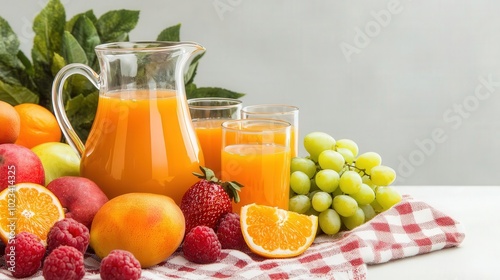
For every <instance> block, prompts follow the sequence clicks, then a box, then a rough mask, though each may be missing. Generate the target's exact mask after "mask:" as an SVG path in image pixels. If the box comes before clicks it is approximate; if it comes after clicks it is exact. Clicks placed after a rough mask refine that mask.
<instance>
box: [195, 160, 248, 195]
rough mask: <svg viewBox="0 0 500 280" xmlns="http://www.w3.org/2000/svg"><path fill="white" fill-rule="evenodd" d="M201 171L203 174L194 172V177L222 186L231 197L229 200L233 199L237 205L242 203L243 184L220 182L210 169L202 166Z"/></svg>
mask: <svg viewBox="0 0 500 280" xmlns="http://www.w3.org/2000/svg"><path fill="white" fill-rule="evenodd" d="M200 170H201V172H202V174H200V173H196V172H193V175H195V176H196V177H198V178H200V179H204V180H207V181H209V182H213V183H216V184H218V185H220V186H221V187H222V188H223V189H224V191H226V193H227V194H228V195H229V198H231V199H233V200H234V202H236V203H238V202H240V196H239V194H238V192H239V191H241V188H243V185H242V184H240V183H238V182H236V181H231V182H223V181H221V180H219V178H217V177H215V173H214V172H213V171H212V170H211V169H210V168H207V167H203V166H200Z"/></svg>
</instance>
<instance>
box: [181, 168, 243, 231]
mask: <svg viewBox="0 0 500 280" xmlns="http://www.w3.org/2000/svg"><path fill="white" fill-rule="evenodd" d="M200 169H201V171H202V172H203V174H198V173H193V174H194V175H195V176H197V177H198V178H200V180H199V181H198V182H196V183H195V184H194V185H193V186H191V187H190V188H189V189H188V190H187V191H186V193H184V196H183V197H182V200H181V205H180V208H181V210H182V213H183V214H184V218H185V219H186V233H188V232H189V231H190V230H191V229H192V228H194V227H196V226H208V227H210V228H212V229H214V230H215V228H216V227H217V223H218V221H219V219H220V217H222V216H223V215H224V214H226V213H231V212H233V205H232V199H233V198H234V201H235V202H236V203H237V202H239V196H238V191H239V190H240V188H241V187H242V185H240V184H239V183H237V182H222V181H220V180H219V179H218V178H217V177H215V175H214V172H213V171H212V170H210V169H209V168H205V167H201V166H200Z"/></svg>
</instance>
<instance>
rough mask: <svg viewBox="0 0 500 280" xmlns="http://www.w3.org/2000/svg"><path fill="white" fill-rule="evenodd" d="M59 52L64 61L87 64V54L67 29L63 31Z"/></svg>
mask: <svg viewBox="0 0 500 280" xmlns="http://www.w3.org/2000/svg"><path fill="white" fill-rule="evenodd" d="M61 54H62V57H63V58H64V60H65V61H66V63H68V64H69V63H83V64H87V63H88V60H87V55H86V54H85V51H84V50H83V48H82V46H80V44H79V43H78V41H77V40H76V38H75V37H73V35H71V33H69V32H68V31H64V35H63V40H62V48H61Z"/></svg>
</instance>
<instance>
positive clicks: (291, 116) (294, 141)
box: [241, 104, 299, 157]
mask: <svg viewBox="0 0 500 280" xmlns="http://www.w3.org/2000/svg"><path fill="white" fill-rule="evenodd" d="M241 118H242V119H257V118H258V119H276V120H282V121H286V122H289V123H290V124H291V125H292V130H291V131H292V132H291V140H290V145H291V152H292V157H296V156H297V155H298V152H299V151H298V149H299V148H298V147H299V145H298V141H299V108H298V107H296V106H291V105H284V104H259V105H249V106H245V107H243V109H241Z"/></svg>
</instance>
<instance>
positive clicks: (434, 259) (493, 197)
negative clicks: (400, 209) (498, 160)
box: [368, 186, 500, 280]
mask: <svg viewBox="0 0 500 280" xmlns="http://www.w3.org/2000/svg"><path fill="white" fill-rule="evenodd" d="M397 188H398V189H399V190H400V193H401V194H408V195H410V196H412V197H414V198H415V199H419V200H422V201H424V202H426V203H427V204H429V205H431V206H433V207H435V208H436V209H438V210H440V211H441V212H443V213H445V214H448V215H449V216H451V217H452V218H453V219H455V220H457V221H459V222H460V223H462V224H463V226H464V227H465V239H464V240H463V242H462V244H461V245H460V246H459V247H456V248H449V249H443V250H440V251H435V252H431V253H428V254H424V255H418V256H414V257H410V258H404V259H401V260H395V261H390V262H388V263H384V264H377V265H369V266H368V280H378V279H381V280H391V279H405V280H413V279H419V280H421V279H426V280H432V279H439V280H448V279H450V280H458V279H471V280H476V279H477V280H482V279H500V186H397Z"/></svg>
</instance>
